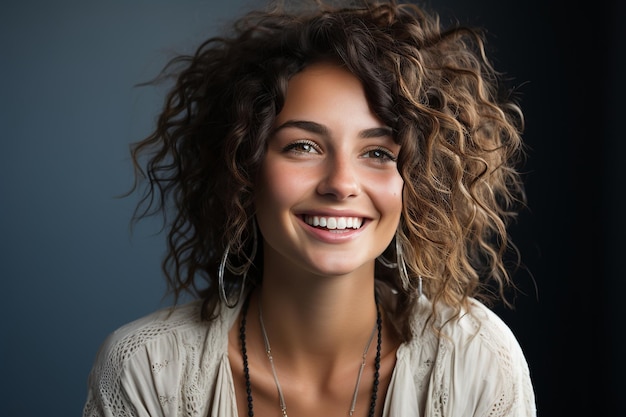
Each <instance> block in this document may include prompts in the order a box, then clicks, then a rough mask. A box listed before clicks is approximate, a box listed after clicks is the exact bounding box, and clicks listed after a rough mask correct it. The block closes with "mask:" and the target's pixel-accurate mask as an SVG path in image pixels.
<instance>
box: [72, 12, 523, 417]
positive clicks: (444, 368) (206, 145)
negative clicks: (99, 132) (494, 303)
mask: <svg viewBox="0 0 626 417" xmlns="http://www.w3.org/2000/svg"><path fill="white" fill-rule="evenodd" d="M167 70H168V74H169V73H171V72H172V71H173V72H174V74H175V77H176V84H175V85H174V86H173V88H172V89H171V92H170V94H169V96H168V98H167V102H166V105H165V108H164V109H163V111H162V113H161V115H160V118H159V120H158V124H157V127H156V129H155V131H154V133H153V134H152V135H151V136H150V137H148V138H147V139H145V140H144V141H142V142H140V143H138V144H137V145H136V147H135V148H134V151H133V157H134V160H135V162H136V164H137V165H136V166H137V168H138V174H140V175H141V174H144V173H145V176H146V177H147V180H148V188H147V189H146V190H147V193H146V194H145V198H144V200H143V202H142V203H141V204H140V206H139V207H138V210H139V211H138V216H139V217H143V216H145V215H149V214H150V213H153V212H154V210H157V211H159V210H161V211H163V212H164V213H166V214H167V215H168V216H172V217H171V223H170V226H169V233H168V243H169V252H168V255H167V257H166V259H165V260H164V264H163V266H164V272H165V274H166V276H167V278H168V283H169V285H170V288H171V290H172V291H173V293H174V295H175V296H176V298H177V299H178V296H179V295H180V294H182V293H183V292H185V291H189V292H191V293H192V294H194V295H195V296H196V298H197V301H194V302H191V303H187V304H183V305H180V304H179V303H177V305H176V306H175V307H174V308H171V309H165V310H163V311H158V312H155V313H153V314H151V315H149V316H147V317H144V318H142V319H139V320H137V321H135V322H132V323H130V324H128V325H126V326H124V327H122V328H121V329H118V330H117V331H116V332H114V333H113V334H112V335H111V336H110V337H109V338H108V339H107V340H106V342H105V343H104V344H103V346H102V348H101V350H100V352H99V353H98V356H97V359H96V362H95V364H94V367H93V370H92V373H91V375H90V385H89V394H88V398H87V402H86V404H85V407H84V416H85V417H88V416H153V417H154V416H227V417H228V416H232V417H234V416H238V415H239V416H245V415H248V416H253V415H256V416H276V415H281V414H282V415H283V416H287V415H291V416H292V417H294V416H296V417H303V416H320V415H323V416H363V417H365V416H401V417H406V416H455V417H456V416H464V417H467V416H492V417H493V416H534V415H535V403H534V395H533V388H532V385H531V380H530V376H529V370H528V366H527V363H526V360H525V358H524V355H523V352H522V351H521V349H520V346H519V344H518V343H517V341H516V339H515V337H514V336H513V334H512V333H511V331H510V330H509V328H508V327H507V326H506V325H505V324H504V323H503V322H502V320H500V319H499V318H498V317H497V316H496V315H495V314H494V313H493V312H492V311H491V310H489V308H488V307H487V306H486V304H485V302H486V301H488V300H490V298H489V297H488V295H489V294H498V295H499V297H500V298H501V299H503V300H504V302H505V303H506V300H505V299H504V292H505V289H506V288H507V286H509V285H510V284H511V282H510V278H509V275H508V273H507V270H506V269H505V266H504V261H503V257H504V256H505V254H506V250H507V248H509V247H510V245H511V243H510V242H509V238H508V235H507V231H506V226H507V223H508V221H509V220H510V218H511V217H512V216H514V213H515V210H516V207H518V203H521V202H522V201H521V200H522V198H523V188H522V184H521V181H520V178H519V175H518V172H517V169H516V164H517V163H518V159H519V157H520V156H521V152H522V143H521V138H520V134H521V129H522V116H521V112H520V110H519V108H518V107H517V105H516V104H515V103H514V102H513V101H511V100H510V99H506V98H504V99H503V98H502V95H501V94H500V93H501V91H500V86H499V84H498V74H497V73H496V72H495V71H494V69H493V68H492V67H491V65H490V64H489V62H488V61H487V59H486V58H485V54H484V49H483V39H482V37H481V34H480V32H478V31H477V30H474V29H469V28H463V27H452V28H449V29H443V28H441V27H440V25H439V21H438V19H437V17H436V15H434V14H429V13H427V12H426V11H425V10H423V9H420V8H418V7H417V6H414V5H399V4H395V3H393V2H392V3H370V4H365V5H362V6H360V7H355V6H346V7H330V6H324V5H320V6H319V7H318V8H316V9H315V10H295V11H294V10H287V9H286V8H284V7H283V8H276V9H273V10H269V11H264V12H252V13H250V14H248V15H246V16H244V17H243V18H241V19H240V20H239V21H237V22H236V24H235V25H234V29H233V32H232V33H228V34H225V35H224V36H222V37H218V38H212V39H209V40H207V41H206V42H205V43H204V44H203V45H201V46H200V48H199V49H198V50H197V52H196V54H195V55H193V56H184V57H179V58H177V59H175V60H174V61H173V62H172V63H171V64H170V66H168V68H167ZM146 158H147V159H146ZM168 218H169V217H168ZM494 289H495V291H494Z"/></svg>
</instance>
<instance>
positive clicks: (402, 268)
mask: <svg viewBox="0 0 626 417" xmlns="http://www.w3.org/2000/svg"><path fill="white" fill-rule="evenodd" d="M396 257H397V259H398V262H397V264H396V266H397V268H398V272H399V273H400V281H401V282H402V286H403V287H404V289H405V290H406V289H407V288H409V273H408V271H407V268H406V262H405V261H404V253H403V252H402V245H401V244H400V239H398V236H397V235H396ZM422 294H423V291H422V276H421V275H419V276H418V280H417V297H418V298H420V297H421V296H422Z"/></svg>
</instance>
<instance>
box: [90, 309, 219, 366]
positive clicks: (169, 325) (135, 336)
mask: <svg viewBox="0 0 626 417" xmlns="http://www.w3.org/2000/svg"><path fill="white" fill-rule="evenodd" d="M200 308H201V303H200V302H197V301H196V302H191V303H188V304H183V305H180V306H176V307H167V308H164V309H161V310H158V311H155V312H152V313H150V314H148V315H146V316H144V317H141V318H139V319H137V320H134V321H132V322H129V323H127V324H125V325H123V326H122V327H120V328H118V329H116V330H115V331H113V332H112V333H111V334H109V335H108V336H107V338H106V339H105V341H104V343H103V344H102V346H101V348H100V353H99V355H105V356H107V357H109V359H110V360H111V361H113V362H115V363H117V364H118V365H120V366H123V364H124V363H125V362H127V361H128V360H130V359H131V358H132V357H133V356H134V355H135V354H137V352H138V351H141V350H143V349H146V348H151V347H152V348H157V347H161V348H166V347H167V345H168V344H171V343H173V344H177V343H178V341H180V340H181V337H182V338H183V339H184V338H187V337H194V334H201V333H202V332H204V331H205V330H206V329H207V328H208V327H210V324H209V323H207V322H203V321H202V320H201V318H200Z"/></svg>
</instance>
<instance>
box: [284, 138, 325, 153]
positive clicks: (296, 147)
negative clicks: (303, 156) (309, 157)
mask: <svg viewBox="0 0 626 417" xmlns="http://www.w3.org/2000/svg"><path fill="white" fill-rule="evenodd" d="M283 151H284V152H295V153H319V152H320V151H319V148H318V146H317V145H316V144H315V143H314V142H312V141H310V140H299V141H297V142H293V143H290V144H289V145H287V146H285V147H284V148H283Z"/></svg>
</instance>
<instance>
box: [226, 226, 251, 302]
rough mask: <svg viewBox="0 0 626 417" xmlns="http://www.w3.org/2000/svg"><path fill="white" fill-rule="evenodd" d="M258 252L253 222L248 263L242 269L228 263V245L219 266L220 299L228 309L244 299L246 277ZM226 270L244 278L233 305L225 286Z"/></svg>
mask: <svg viewBox="0 0 626 417" xmlns="http://www.w3.org/2000/svg"><path fill="white" fill-rule="evenodd" d="M256 250H257V232H256V222H255V221H254V220H253V221H252V253H251V254H250V256H249V257H248V260H247V261H246V263H245V264H243V265H242V266H240V267H234V266H232V265H231V264H230V263H228V254H229V252H230V244H228V245H226V249H224V253H223V254H222V259H221V261H220V266H219V269H218V270H217V279H218V287H219V294H220V299H221V300H222V302H223V303H224V305H226V307H228V308H235V307H236V306H237V304H239V300H241V298H242V297H243V293H244V289H245V287H246V277H247V275H248V270H249V269H250V266H251V265H252V262H254V257H255V256H256ZM226 269H228V271H229V272H230V273H232V274H234V275H238V276H242V279H241V287H240V288H239V297H237V299H236V300H235V302H234V303H231V302H230V301H229V300H228V297H227V295H226V288H225V285H224V273H225V270H226Z"/></svg>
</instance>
